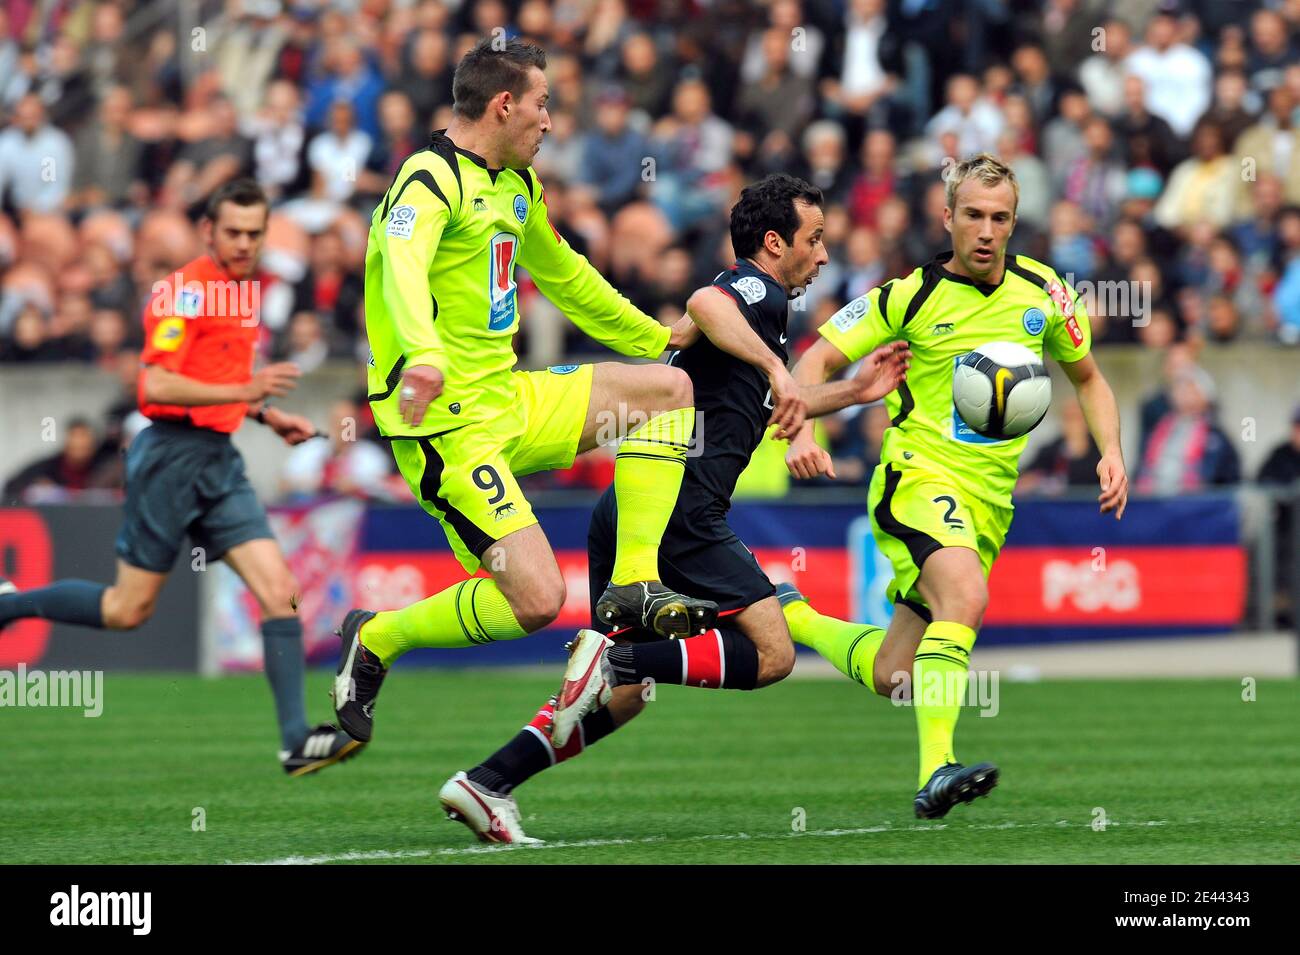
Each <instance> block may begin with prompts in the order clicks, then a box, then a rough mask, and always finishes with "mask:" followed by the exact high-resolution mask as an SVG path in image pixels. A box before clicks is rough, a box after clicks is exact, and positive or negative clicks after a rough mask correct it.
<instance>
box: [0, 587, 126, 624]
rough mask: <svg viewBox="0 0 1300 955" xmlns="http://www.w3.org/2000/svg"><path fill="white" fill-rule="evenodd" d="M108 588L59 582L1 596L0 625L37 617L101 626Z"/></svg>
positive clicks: (60, 621)
mask: <svg viewBox="0 0 1300 955" xmlns="http://www.w3.org/2000/svg"><path fill="white" fill-rule="evenodd" d="M107 589H108V585H107V584H97V583H95V582H94V581H91V580H59V581H55V582H54V583H52V584H50V585H49V586H48V587H41V588H40V589H39V590H25V591H19V592H18V593H16V594H4V595H2V596H0V623H8V622H9V621H10V620H19V619H21V618H23V617H40V618H42V619H43V620H57V621H58V622H59V623H75V624H78V625H80V626H82V627H98V628H101V629H102V628H103V626H104V614H103V611H102V609H101V608H102V606H103V599H104V591H105V590H107Z"/></svg>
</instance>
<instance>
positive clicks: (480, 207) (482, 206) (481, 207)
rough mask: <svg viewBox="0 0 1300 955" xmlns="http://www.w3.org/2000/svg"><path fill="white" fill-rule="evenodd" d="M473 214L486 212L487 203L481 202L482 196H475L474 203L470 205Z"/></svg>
mask: <svg viewBox="0 0 1300 955" xmlns="http://www.w3.org/2000/svg"><path fill="white" fill-rule="evenodd" d="M470 205H471V206H472V208H473V209H474V211H475V212H487V203H486V202H484V201H483V197H482V196H475V197H474V201H473V202H472V203H470Z"/></svg>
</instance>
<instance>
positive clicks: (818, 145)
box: [803, 120, 853, 205]
mask: <svg viewBox="0 0 1300 955" xmlns="http://www.w3.org/2000/svg"><path fill="white" fill-rule="evenodd" d="M847 147H848V142H847V137H846V136H845V135H844V129H843V128H842V127H841V126H840V125H839V124H838V123H833V122H831V121H830V120H818V121H817V122H815V123H812V124H810V125H809V126H808V128H807V129H806V130H805V131H804V134H803V155H804V160H805V162H806V164H807V166H806V168H805V169H804V170H803V178H804V179H807V180H808V181H809V182H811V183H812V184H813V185H814V186H816V187H817V188H818V189H820V190H821V191H822V194H823V195H824V196H825V197H826V201H827V202H828V203H834V204H835V205H842V204H843V203H844V202H845V200H846V199H847V198H848V194H849V187H850V186H851V185H852V182H853V169H852V167H851V166H849V165H848V163H846V162H845V158H846V150H847Z"/></svg>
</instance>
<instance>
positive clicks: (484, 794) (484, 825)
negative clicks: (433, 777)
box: [438, 773, 542, 845]
mask: <svg viewBox="0 0 1300 955" xmlns="http://www.w3.org/2000/svg"><path fill="white" fill-rule="evenodd" d="M438 800H439V801H440V802H441V803H442V808H443V809H445V810H446V811H447V818H448V819H454V820H455V821H456V822H463V823H464V824H465V825H466V826H468V827H469V830H470V832H472V833H474V835H476V836H478V839H479V841H480V842H500V843H506V844H509V845H536V844H537V843H540V842H541V841H542V840H541V839H534V838H532V837H531V836H527V835H525V834H524V827H523V824H522V823H521V822H520V821H519V804H518V803H516V802H515V797H514V796H500V795H497V794H496V793H492V792H488V791H487V790H486V789H484V788H483V787H482V786H479V785H478V784H477V783H472V782H470V780H469V777H467V776H466V775H465V774H464V773H457V774H456V775H455V776H452V777H451V779H449V780H447V781H446V782H445V783H444V784H443V786H442V789H441V790H440V791H439V792H438Z"/></svg>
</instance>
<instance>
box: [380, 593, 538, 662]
mask: <svg viewBox="0 0 1300 955" xmlns="http://www.w3.org/2000/svg"><path fill="white" fill-rule="evenodd" d="M526 635H527V631H526V630H524V628H523V627H521V626H519V621H518V620H516V619H515V614H514V611H512V610H511V609H510V604H509V602H508V601H507V600H506V598H505V595H504V594H502V593H501V589H500V588H499V587H497V584H496V581H495V580H490V579H488V578H486V577H471V578H470V579H469V580H462V581H461V582H460V583H458V584H456V585H454V586H452V587H448V588H447V589H446V590H444V591H442V592H441V593H437V594H434V595H433V596H432V597H426V598H425V599H424V600H421V601H420V602H419V603H413V604H411V605H410V606H409V607H404V608H402V609H401V610H384V611H382V612H380V613H377V614H375V616H373V617H371V618H370V619H369V620H367V621H366V622H365V624H364V625H363V626H362V627H361V643H362V644H363V645H364V646H365V647H366V649H368V650H369V651H370V652H371V653H374V654H375V655H376V656H378V657H379V659H380V661H381V662H382V663H383V664H384V666H392V664H393V661H394V660H396V659H397V658H398V657H400V656H401V655H402V654H403V653H405V652H406V651H407V650H413V649H415V648H416V647H472V646H474V645H476V644H480V643H491V642H492V641H493V640H518V639H519V638H520V637H522V636H526Z"/></svg>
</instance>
